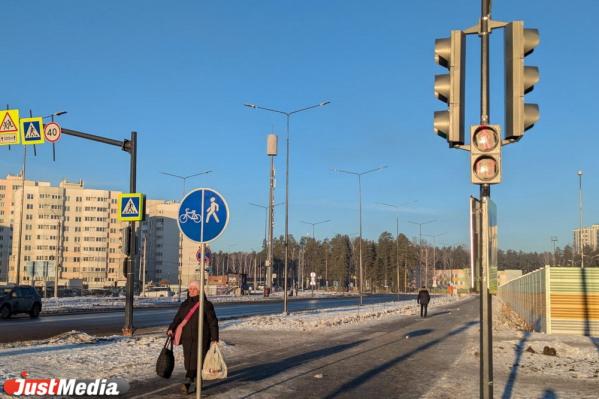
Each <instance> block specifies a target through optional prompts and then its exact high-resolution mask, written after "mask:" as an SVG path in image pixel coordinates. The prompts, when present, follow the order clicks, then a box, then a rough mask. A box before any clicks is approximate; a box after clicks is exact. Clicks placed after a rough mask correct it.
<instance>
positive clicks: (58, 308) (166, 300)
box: [42, 291, 357, 314]
mask: <svg viewBox="0 0 599 399" xmlns="http://www.w3.org/2000/svg"><path fill="white" fill-rule="evenodd" d="M355 295H357V294H356V293H348V292H335V291H314V298H326V297H333V296H355ZM282 297H283V293H282V292H275V293H272V294H271V299H269V298H264V296H263V295H262V293H258V292H256V293H253V294H252V295H243V296H234V295H212V296H209V299H210V300H211V301H212V302H213V303H223V302H263V301H269V300H272V299H280V298H282ZM295 297H296V296H292V297H289V298H290V299H293V298H295ZM297 297H301V298H307V297H312V292H311V291H303V292H302V291H299V292H298V294H297ZM182 298H183V299H185V295H183V296H182ZM178 302H179V297H178V295H175V296H172V297H162V298H147V297H146V298H144V297H140V296H136V297H135V299H134V306H135V307H152V306H160V305H174V304H177V303H178ZM124 306H125V297H124V296H121V297H98V296H80V297H65V298H43V299H42V312H43V313H45V314H48V313H66V312H77V311H86V310H98V309H117V308H118V309H122V308H123V307H124Z"/></svg>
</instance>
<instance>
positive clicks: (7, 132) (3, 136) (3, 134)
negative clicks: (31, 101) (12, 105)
mask: <svg viewBox="0 0 599 399" xmlns="http://www.w3.org/2000/svg"><path fill="white" fill-rule="evenodd" d="M20 139H21V134H20V132H19V110H18V109H7V110H6V111H0V145H11V144H19V143H20Z"/></svg>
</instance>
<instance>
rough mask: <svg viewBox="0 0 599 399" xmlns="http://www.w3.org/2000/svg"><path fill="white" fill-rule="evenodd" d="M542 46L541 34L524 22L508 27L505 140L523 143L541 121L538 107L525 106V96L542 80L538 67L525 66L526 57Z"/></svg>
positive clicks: (506, 38) (505, 48) (505, 38)
mask: <svg viewBox="0 0 599 399" xmlns="http://www.w3.org/2000/svg"><path fill="white" fill-rule="evenodd" d="M538 45H539V31H538V30H537V29H524V22H522V21H514V22H511V23H509V24H507V26H506V27H505V31H504V51H505V57H504V59H505V133H506V134H505V137H506V138H507V139H511V140H520V139H521V138H522V136H523V135H524V132H525V131H526V130H528V129H530V128H531V127H533V126H534V124H535V123H536V122H537V121H538V120H539V106H538V105H537V104H525V103H524V95H525V94H526V93H528V92H530V91H532V89H533V88H534V85H535V84H536V83H537V82H538V81H539V68H537V67H532V66H524V57H526V56H527V55H529V54H530V53H532V52H533V50H534V49H535V47H537V46H538Z"/></svg>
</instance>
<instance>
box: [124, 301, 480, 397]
mask: <svg viewBox="0 0 599 399" xmlns="http://www.w3.org/2000/svg"><path fill="white" fill-rule="evenodd" d="M478 306H479V301H478V298H473V299H468V300H466V301H464V302H461V303H458V304H453V305H448V306H445V307H441V308H431V309H429V317H428V318H425V319H421V318H420V317H418V316H406V317H402V318H401V319H399V320H395V321H389V322H381V323H375V324H361V325H358V326H354V327H349V328H347V329H336V330H335V329H334V330H331V331H324V332H316V333H310V334H306V333H302V332H293V333H290V332H285V335H284V336H283V337H281V333H280V332H272V334H269V333H270V332H269V331H259V332H253V333H251V332H248V331H243V332H238V333H234V332H233V333H231V332H230V333H227V332H226V331H225V332H224V333H223V336H224V340H225V341H227V343H228V344H229V345H235V346H236V347H238V348H239V350H240V351H241V352H238V353H241V355H238V356H236V357H235V358H233V359H231V361H230V362H228V368H229V375H228V378H227V379H225V380H217V381H207V382H205V386H204V390H203V391H202V397H203V398H204V397H206V398H219V399H220V398H231V399H232V398H235V399H237V398H293V399H295V398H327V399H328V398H420V397H422V396H423V395H425V394H427V393H428V391H429V390H431V389H432V388H431V387H432V386H433V385H434V382H436V381H437V380H439V379H440V378H442V377H443V376H444V375H445V374H446V373H447V372H449V371H450V370H451V369H452V367H453V365H454V362H455V361H456V359H458V358H459V356H460V355H461V354H462V352H463V350H464V348H465V346H466V344H467V343H468V339H469V337H468V331H469V330H471V329H476V328H478ZM277 336H278V339H277ZM246 353H247V355H246ZM463 378H474V379H477V378H478V375H477V374H476V373H474V374H472V375H464V376H463ZM182 381H183V370H182V367H181V366H180V365H179V366H178V368H176V374H175V375H173V377H171V379H170V380H164V379H161V378H159V377H155V378H153V379H152V380H144V381H143V382H141V383H140V382H135V381H133V382H132V384H131V390H130V392H129V393H128V394H127V395H126V397H127V398H130V399H141V398H144V399H145V398H162V399H179V398H181V399H182V398H186V397H187V398H189V397H192V396H191V395H189V396H187V395H182V394H181V393H180V387H181V382H182ZM455 383H456V384H459V383H460V381H458V380H456V381H455ZM431 395H432V396H431ZM429 397H447V396H444V395H443V392H430V393H429ZM469 397H470V396H469ZM471 397H473V398H474V397H478V390H476V392H472V396H471Z"/></svg>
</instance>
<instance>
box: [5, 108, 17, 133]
mask: <svg viewBox="0 0 599 399" xmlns="http://www.w3.org/2000/svg"><path fill="white" fill-rule="evenodd" d="M18 131H19V129H17V125H15V122H14V121H13V120H12V118H11V117H10V114H9V113H8V112H7V113H6V114H4V119H3V120H2V124H0V133H8V132H18Z"/></svg>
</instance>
